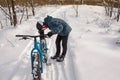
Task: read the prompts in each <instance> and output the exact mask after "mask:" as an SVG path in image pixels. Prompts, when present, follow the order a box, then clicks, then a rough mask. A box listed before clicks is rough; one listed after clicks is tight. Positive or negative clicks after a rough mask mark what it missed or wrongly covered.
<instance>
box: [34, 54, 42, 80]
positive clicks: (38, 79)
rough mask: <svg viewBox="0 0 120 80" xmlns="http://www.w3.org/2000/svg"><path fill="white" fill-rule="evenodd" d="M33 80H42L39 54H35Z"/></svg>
mask: <svg viewBox="0 0 120 80" xmlns="http://www.w3.org/2000/svg"><path fill="white" fill-rule="evenodd" d="M32 57H33V71H32V72H33V80H41V72H40V62H39V55H38V52H34V54H33V56H32Z"/></svg>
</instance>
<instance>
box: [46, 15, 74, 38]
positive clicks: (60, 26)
mask: <svg viewBox="0 0 120 80" xmlns="http://www.w3.org/2000/svg"><path fill="white" fill-rule="evenodd" d="M44 22H45V24H46V26H47V27H48V28H49V29H50V30H51V31H53V32H54V33H56V34H58V35H61V36H67V35H68V34H69V33H70V32H71V30H72V28H71V27H70V26H69V25H68V24H67V23H66V22H65V21H64V20H62V19H59V18H53V17H51V16H47V17H46V18H45V19H44Z"/></svg>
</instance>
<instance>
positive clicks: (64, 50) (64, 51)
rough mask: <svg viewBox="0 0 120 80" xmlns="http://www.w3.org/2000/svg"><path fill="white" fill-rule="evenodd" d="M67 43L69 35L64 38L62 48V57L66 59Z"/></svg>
mask: <svg viewBox="0 0 120 80" xmlns="http://www.w3.org/2000/svg"><path fill="white" fill-rule="evenodd" d="M67 41H68V35H67V36H63V37H62V47H63V52H62V55H61V57H65V55H66V52H67Z"/></svg>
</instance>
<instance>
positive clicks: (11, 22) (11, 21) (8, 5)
mask: <svg viewBox="0 0 120 80" xmlns="http://www.w3.org/2000/svg"><path fill="white" fill-rule="evenodd" d="M5 2H6V4H7V7H8V12H9V18H10V24H11V25H12V24H13V20H12V13H11V10H10V2H9V0H5Z"/></svg>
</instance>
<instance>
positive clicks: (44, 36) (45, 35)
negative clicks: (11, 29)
mask: <svg viewBox="0 0 120 80" xmlns="http://www.w3.org/2000/svg"><path fill="white" fill-rule="evenodd" d="M16 37H22V38H21V39H25V40H26V39H30V38H34V39H36V38H37V37H40V38H48V35H47V34H44V35H16Z"/></svg>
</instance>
